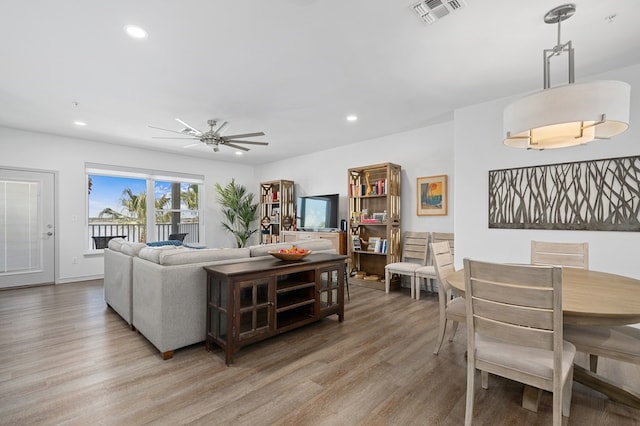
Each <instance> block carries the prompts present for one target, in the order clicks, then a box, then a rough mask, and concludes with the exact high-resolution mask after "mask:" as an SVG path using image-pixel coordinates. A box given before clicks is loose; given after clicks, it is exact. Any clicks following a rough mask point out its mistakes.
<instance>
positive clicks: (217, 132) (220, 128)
mask: <svg viewBox="0 0 640 426" xmlns="http://www.w3.org/2000/svg"><path fill="white" fill-rule="evenodd" d="M228 124H229V122H228V121H225V122H224V123H222V125H221V126H220V127H218V128H217V129H216V131H215V132H213V133H214V134H215V135H218V136H220V135H222V133H221V132H222V131H224V129H225V127H227V125H228Z"/></svg>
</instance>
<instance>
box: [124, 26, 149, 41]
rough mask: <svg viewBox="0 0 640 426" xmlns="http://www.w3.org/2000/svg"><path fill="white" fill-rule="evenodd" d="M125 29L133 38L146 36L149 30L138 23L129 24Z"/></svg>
mask: <svg viewBox="0 0 640 426" xmlns="http://www.w3.org/2000/svg"><path fill="white" fill-rule="evenodd" d="M124 30H125V31H126V32H127V34H129V36H130V37H133V38H146V37H147V32H146V31H145V30H143V29H142V28H140V27H138V26H136V25H127V26H126V27H124Z"/></svg>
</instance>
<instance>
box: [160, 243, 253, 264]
mask: <svg viewBox="0 0 640 426" xmlns="http://www.w3.org/2000/svg"><path fill="white" fill-rule="evenodd" d="M249 256H250V250H249V248H248V247H247V248H225V249H201V250H198V249H186V248H178V249H176V250H172V251H165V252H161V253H160V254H159V261H158V263H159V264H160V265H185V264H189V263H202V262H215V261H218V260H227V259H242V258H248V257H249Z"/></svg>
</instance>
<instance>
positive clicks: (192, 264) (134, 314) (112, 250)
mask: <svg viewBox="0 0 640 426" xmlns="http://www.w3.org/2000/svg"><path fill="white" fill-rule="evenodd" d="M293 245H295V246H298V247H303V248H307V249H310V250H312V251H313V252H325V253H335V250H334V248H333V244H332V243H331V242H330V241H328V240H321V239H319V240H305V241H298V242H295V243H277V244H265V245H258V246H252V247H247V248H225V249H193V248H187V247H181V246H160V247H148V246H146V245H144V244H141V243H129V242H127V241H125V240H122V239H113V240H111V241H109V246H108V248H107V249H105V252H104V295H105V301H106V302H107V305H109V306H110V307H111V308H112V309H113V310H114V311H115V312H116V313H118V314H119V315H120V316H121V317H122V318H123V319H124V320H125V321H127V323H128V324H129V325H130V326H131V328H133V329H137V330H138V331H139V332H140V334H142V335H143V336H144V337H146V338H147V339H148V340H149V341H150V342H151V343H152V344H153V345H154V346H155V347H156V348H157V349H158V350H159V351H160V352H161V353H162V358H163V359H170V358H171V357H173V354H174V351H175V350H176V349H179V348H182V347H185V346H188V345H192V344H194V343H198V342H202V341H204V340H205V337H206V324H205V322H206V301H205V299H206V285H205V280H206V272H205V271H204V269H203V267H204V266H210V265H219V264H225V263H237V262H251V261H255V260H257V259H264V258H265V257H270V255H269V254H268V252H269V251H271V250H278V249H280V248H290V247H292V246H293Z"/></svg>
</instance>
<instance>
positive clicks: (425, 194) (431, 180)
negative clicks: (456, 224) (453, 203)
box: [416, 175, 447, 216]
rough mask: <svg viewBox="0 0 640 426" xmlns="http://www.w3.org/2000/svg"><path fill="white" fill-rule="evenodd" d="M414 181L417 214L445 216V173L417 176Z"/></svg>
mask: <svg viewBox="0 0 640 426" xmlns="http://www.w3.org/2000/svg"><path fill="white" fill-rule="evenodd" d="M416 181H417V185H416V187H417V200H416V205H417V210H418V212H417V213H418V216H446V215H447V175H439V176H425V177H419V178H418V179H416Z"/></svg>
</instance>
